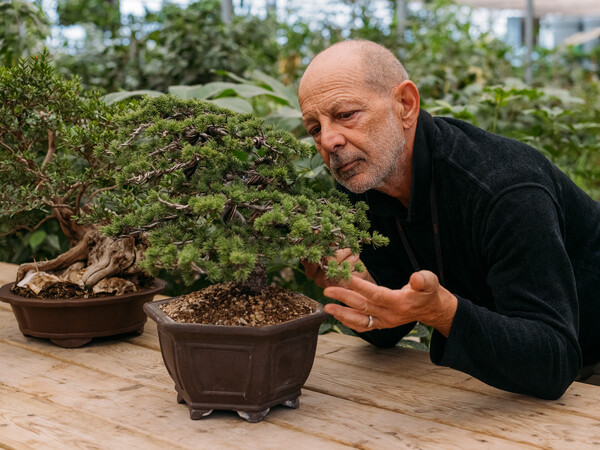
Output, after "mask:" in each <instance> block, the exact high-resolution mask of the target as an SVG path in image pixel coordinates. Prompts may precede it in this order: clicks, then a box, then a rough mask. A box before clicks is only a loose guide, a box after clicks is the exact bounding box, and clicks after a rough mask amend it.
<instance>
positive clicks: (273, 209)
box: [97, 95, 387, 283]
mask: <svg viewBox="0 0 600 450" xmlns="http://www.w3.org/2000/svg"><path fill="white" fill-rule="evenodd" d="M117 123H118V125H119V126H120V132H119V136H118V139H117V140H116V141H115V142H113V144H112V145H111V146H110V149H109V150H108V152H109V155H110V157H111V158H114V159H115V161H116V164H117V165H118V166H119V167H121V168H122V169H121V171H120V172H119V173H118V175H117V177H118V181H119V183H120V184H121V185H122V186H123V190H122V191H120V192H118V193H116V194H115V195H114V196H113V198H112V201H113V202H114V203H115V205H116V206H115V214H114V215H112V216H111V217H110V219H111V224H110V225H107V226H106V227H105V229H104V230H105V232H106V233H109V234H113V235H133V236H143V237H144V239H145V238H146V237H145V235H146V234H147V239H148V242H149V248H148V251H147V252H146V255H145V261H144V262H143V267H144V268H145V269H146V270H147V271H148V272H150V273H157V271H158V270H160V269H166V270H169V271H171V272H176V273H178V274H180V275H181V276H182V277H183V278H184V280H185V281H186V282H190V283H191V282H193V281H194V280H195V279H197V278H198V277H200V276H204V275H206V276H207V277H208V279H209V280H211V281H220V280H237V281H240V280H244V279H246V278H248V276H249V275H250V274H251V273H252V271H253V270H254V268H255V266H256V265H257V263H259V262H268V261H275V262H287V263H289V262H292V261H297V260H298V259H306V260H309V261H311V262H320V261H321V260H322V258H323V257H326V256H332V255H333V254H334V253H335V251H336V250H338V249H340V248H351V249H353V251H355V252H359V251H360V246H361V244H363V243H373V244H374V245H383V244H385V243H387V239H386V238H384V237H382V236H381V235H379V234H374V235H373V236H371V235H370V234H369V233H368V232H367V230H368V227H369V224H368V221H367V218H366V214H365V210H366V205H364V204H359V205H357V206H354V207H353V206H351V205H350V203H349V201H348V200H347V198H346V197H345V196H343V195H342V194H341V193H339V192H337V191H331V192H330V193H329V194H328V195H327V196H321V195H319V194H317V193H316V192H315V191H313V190H311V189H308V188H307V187H306V183H305V182H304V181H303V179H302V178H300V177H299V175H298V173H297V171H296V169H295V166H294V164H293V160H294V158H296V157H298V156H302V155H304V156H306V155H308V154H310V148H309V147H308V146H306V145H304V144H302V143H301V142H300V141H298V140H297V139H295V138H294V137H293V135H291V134H289V133H287V132H284V131H279V130H276V129H274V128H272V127H269V126H264V125H263V123H262V120H260V119H257V118H256V117H254V116H252V115H241V114H237V113H234V112H232V111H230V110H227V109H224V108H220V107H218V106H215V105H213V104H211V103H207V102H203V101H199V100H181V99H179V98H176V97H173V96H170V95H169V96H161V97H156V98H152V99H150V98H148V99H145V100H144V101H143V103H142V104H141V105H140V107H139V108H136V109H135V110H134V111H133V112H131V113H130V114H127V115H125V116H122V117H120V118H119V119H118V120H117ZM98 151H102V150H100V149H99V150H98ZM104 211H106V209H104V208H103V209H99V210H98V211H97V213H98V214H99V215H100V216H101V215H102V214H103V212H104ZM360 269H361V268H360V267H351V266H350V265H349V264H342V265H340V266H339V267H338V266H337V265H334V264H330V265H329V267H328V276H330V277H334V278H335V277H345V278H349V277H350V274H351V271H352V270H360Z"/></svg>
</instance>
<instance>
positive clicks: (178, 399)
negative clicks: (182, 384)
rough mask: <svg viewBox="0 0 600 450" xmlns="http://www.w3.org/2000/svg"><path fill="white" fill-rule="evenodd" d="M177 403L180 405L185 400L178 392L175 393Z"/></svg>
mask: <svg viewBox="0 0 600 450" xmlns="http://www.w3.org/2000/svg"><path fill="white" fill-rule="evenodd" d="M177 403H179V404H180V405H181V404H183V403H185V400H184V399H183V397H182V396H181V395H179V394H177Z"/></svg>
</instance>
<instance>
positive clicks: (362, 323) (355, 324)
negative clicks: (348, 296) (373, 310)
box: [325, 303, 369, 332]
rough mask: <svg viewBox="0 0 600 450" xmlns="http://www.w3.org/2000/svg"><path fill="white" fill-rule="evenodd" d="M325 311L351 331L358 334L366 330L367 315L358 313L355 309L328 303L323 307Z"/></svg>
mask: <svg viewBox="0 0 600 450" xmlns="http://www.w3.org/2000/svg"><path fill="white" fill-rule="evenodd" d="M325 311H326V312H328V313H329V314H331V315H332V316H334V317H335V318H336V319H337V320H339V321H340V322H342V323H343V324H344V325H346V326H347V327H349V328H352V329H353V330H356V331H359V332H360V331H366V330H367V329H368V328H367V325H368V324H369V315H366V314H363V313H360V312H358V311H357V310H355V309H352V308H347V307H345V306H342V305H336V304H334V303H329V304H327V305H325Z"/></svg>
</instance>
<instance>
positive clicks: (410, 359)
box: [317, 333, 600, 420]
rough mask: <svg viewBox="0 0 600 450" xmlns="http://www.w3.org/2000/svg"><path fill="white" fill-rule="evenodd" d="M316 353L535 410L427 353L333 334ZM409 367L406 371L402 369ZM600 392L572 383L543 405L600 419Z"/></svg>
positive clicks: (532, 401) (532, 402) (526, 399)
mask: <svg viewBox="0 0 600 450" xmlns="http://www.w3.org/2000/svg"><path fill="white" fill-rule="evenodd" d="M317 354H318V355H319V356H321V357H323V358H326V359H334V360H337V361H342V362H346V363H352V362H353V361H354V362H356V363H357V364H362V363H363V362H364V361H365V360H368V361H372V363H373V364H375V365H376V366H377V370H380V371H383V372H386V373H390V374H393V375H394V376H400V374H401V376H402V377H406V378H414V379H423V380H429V381H435V383H436V384H437V385H442V386H448V387H455V388H460V389H465V390H469V391H472V392H477V393H481V394H484V395H490V396H496V397H499V398H503V399H505V398H507V396H508V397H510V399H511V401H516V402H519V403H523V404H525V405H527V406H529V407H536V406H537V405H539V402H540V401H541V400H539V399H536V398H533V397H530V396H526V395H518V394H510V393H507V392H504V391H501V390H499V389H495V388H493V387H490V386H488V385H486V384H484V383H482V382H481V381H479V380H477V379H476V378H473V377H472V376H470V375H468V374H465V373H463V372H459V371H457V370H453V369H450V368H448V367H442V366H436V365H434V364H433V363H431V361H430V360H429V354H428V353H427V352H421V351H417V350H411V349H405V348H399V347H397V348H393V349H378V348H376V347H374V346H372V345H370V344H368V343H367V342H365V341H363V340H362V339H360V338H357V337H349V336H345V335H341V334H336V333H329V334H327V335H325V336H321V339H320V340H319V347H318V348H317ZM406 367H410V370H406ZM599 397H600V390H599V389H598V388H596V387H592V386H587V385H585V384H582V383H573V385H572V386H571V387H570V388H569V389H568V390H567V392H566V393H565V394H564V395H563V396H562V397H561V398H560V399H558V400H556V401H551V402H546V403H544V407H545V408H549V409H552V410H555V411H560V412H562V413H572V414H577V415H582V416H584V417H589V418H592V419H598V420H600V408H598V398H599Z"/></svg>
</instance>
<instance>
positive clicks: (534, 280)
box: [431, 185, 581, 399]
mask: <svg viewBox="0 0 600 450" xmlns="http://www.w3.org/2000/svg"><path fill="white" fill-rule="evenodd" d="M480 242H481V255H482V261H483V262H484V264H485V265H486V267H487V280H486V281H487V284H488V285H489V287H490V290H491V292H492V296H493V298H492V299H491V301H492V304H493V305H494V306H495V308H494V309H493V310H492V309H490V308H485V307H481V306H477V305H476V304H475V303H474V302H473V301H470V300H469V299H465V298H461V297H459V298H458V309H457V311H456V315H455V318H454V322H453V324H452V328H451V331H450V335H449V336H448V338H447V339H446V338H444V337H443V336H442V335H441V334H440V333H437V332H435V333H434V335H433V337H432V342H431V360H432V362H434V363H435V364H439V365H445V366H449V367H452V368H454V369H457V370H460V371H463V372H466V373H469V374H470V375H473V376H474V377H476V378H478V379H480V380H481V381H483V382H485V383H487V384H489V385H492V386H495V387H497V388H500V389H503V390H508V391H511V392H516V393H521V394H528V395H534V396H537V397H541V398H547V399H555V398H558V397H560V396H561V395H562V394H563V393H564V392H565V390H566V389H567V388H568V387H569V385H570V384H571V383H572V382H573V380H574V379H575V377H576V376H577V373H578V371H579V370H580V367H581V351H580V349H579V345H578V342H577V335H578V301H577V293H576V285H575V278H574V275H573V269H572V267H571V264H570V261H569V258H568V256H567V251H566V248H565V243H564V239H563V233H562V218H561V210H560V208H559V207H558V205H557V203H556V202H555V201H554V200H553V198H552V196H551V195H550V193H549V192H548V191H547V190H546V189H545V188H543V187H541V186H536V185H523V186H518V187H514V188H511V189H510V190H507V191H504V192H503V193H501V194H499V195H498V196H497V199H496V201H494V202H493V203H492V206H491V207H490V212H489V214H488V215H487V220H486V221H485V225H484V226H483V228H482V231H481V237H480ZM477 303H479V304H481V303H482V302H477ZM488 303H489V302H488Z"/></svg>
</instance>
